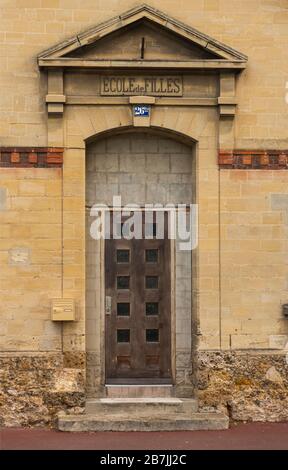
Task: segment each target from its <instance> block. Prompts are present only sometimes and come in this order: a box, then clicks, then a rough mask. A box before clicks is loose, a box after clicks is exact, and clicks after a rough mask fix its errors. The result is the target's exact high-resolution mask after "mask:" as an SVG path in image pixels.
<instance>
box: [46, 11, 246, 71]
mask: <svg viewBox="0 0 288 470" xmlns="http://www.w3.org/2000/svg"><path fill="white" fill-rule="evenodd" d="M111 61H113V63H114V64H115V66H117V62H119V64H120V63H121V64H122V66H125V62H127V64H128V63H129V62H130V64H128V65H127V66H133V62H137V66H138V67H139V65H140V63H143V66H146V67H147V66H149V63H151V64H153V63H154V65H155V62H158V63H159V66H160V67H161V63H162V65H163V66H165V67H169V63H170V64H171V66H172V63H173V64H174V66H175V64H176V66H177V62H178V63H179V64H180V63H181V67H182V68H185V64H187V67H189V64H190V67H191V66H193V67H194V68H197V63H198V64H199V67H200V66H203V62H205V63H206V62H207V64H209V67H212V68H213V64H215V68H221V67H225V64H226V66H228V65H229V64H230V65H231V67H233V68H244V67H245V63H246V61H247V57H246V56H245V55H243V54H241V53H240V52H238V51H236V50H234V49H232V48H230V47H228V46H226V45H224V44H222V43H220V42H219V41H216V40H214V39H212V38H210V37H208V36H206V35H204V34H202V33H200V32H199V31H197V30H195V29H194V28H191V27H190V26H187V25H185V24H183V23H181V22H179V21H178V20H175V19H174V18H171V17H169V16H167V15H166V14H164V13H162V12H160V11H159V10H156V9H154V8H152V7H150V6H148V5H141V6H139V7H137V8H134V9H133V10H130V11H128V12H126V13H124V14H122V15H120V16H117V17H116V18H112V19H111V20H109V21H107V22H105V23H102V24H101V25H98V26H97V27H95V28H93V29H90V30H89V31H86V32H84V33H81V34H79V35H77V36H75V37H74V38H71V39H70V40H68V41H65V42H63V43H61V44H58V45H57V46H55V47H53V48H51V49H49V50H47V51H45V52H43V53H42V54H40V55H39V57H38V62H39V65H40V66H49V65H50V66H64V67H65V66H75V67H77V66H81V64H82V66H83V67H85V66H89V67H91V66H92V67H97V66H99V67H101V66H103V64H104V66H105V63H107V64H108V63H111ZM97 64H98V65H97ZM123 64H124V65H123ZM110 65H111V64H110Z"/></svg>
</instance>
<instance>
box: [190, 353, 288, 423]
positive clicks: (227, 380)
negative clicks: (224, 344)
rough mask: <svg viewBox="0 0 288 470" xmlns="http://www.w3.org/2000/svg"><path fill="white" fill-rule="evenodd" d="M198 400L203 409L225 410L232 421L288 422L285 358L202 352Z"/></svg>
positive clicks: (253, 354)
mask: <svg viewBox="0 0 288 470" xmlns="http://www.w3.org/2000/svg"><path fill="white" fill-rule="evenodd" d="M198 398H199V404H200V409H202V410H208V409H209V410H211V408H218V409H222V410H223V409H224V410H225V411H226V412H227V413H228V414H229V416H230V418H231V419H232V420H233V421H287V420H288V362H287V360H286V354H279V353H276V352H275V353H271V351H269V352H266V353H265V352H264V351H261V352H260V351H258V352H256V351H255V350H254V351H252V350H247V351H226V352H224V351H222V352H221V351H217V352H216V351H215V352H213V351H202V352H199V353H198Z"/></svg>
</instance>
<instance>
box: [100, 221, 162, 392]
mask: <svg viewBox="0 0 288 470" xmlns="http://www.w3.org/2000/svg"><path fill="white" fill-rule="evenodd" d="M111 217H112V214H111ZM142 217H143V219H142V221H143V222H142V224H143V225H142V229H143V231H144V230H145V227H144V214H142ZM155 217H156V215H155V214H154V223H153V224H150V232H151V231H152V232H153V239H149V240H147V239H144V238H142V239H132V240H125V239H124V238H123V237H122V238H121V239H119V240H115V239H111V238H110V239H107V240H106V241H105V272H106V275H105V278H106V286H105V289H106V315H105V317H106V380H107V383H109V382H110V383H113V382H115V383H117V382H118V383H119V382H122V383H133V382H135V383H137V382H141V381H142V382H147V383H149V382H167V383H169V382H170V381H171V280H170V276H171V274H170V240H169V239H168V237H167V225H168V220H167V214H165V218H164V220H165V224H164V226H165V229H164V238H162V239H156V223H155V220H156V218H155ZM122 223H123V218H122Z"/></svg>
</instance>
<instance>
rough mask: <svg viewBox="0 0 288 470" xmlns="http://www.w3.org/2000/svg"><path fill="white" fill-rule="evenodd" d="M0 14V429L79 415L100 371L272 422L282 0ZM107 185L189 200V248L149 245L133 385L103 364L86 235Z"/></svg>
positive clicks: (133, 193)
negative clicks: (153, 287) (142, 334)
mask: <svg viewBox="0 0 288 470" xmlns="http://www.w3.org/2000/svg"><path fill="white" fill-rule="evenodd" d="M0 26H1V29H0V42H1V49H0V51H1V72H0V83H1V93H0V223H1V225H0V259H1V272H0V299H1V300H0V420H1V421H0V422H1V424H3V425H6V426H16V425H17V426H19V425H20V426H36V425H49V426H50V425H55V423H56V416H57V413H58V412H62V413H68V414H69V415H70V416H74V415H79V416H81V413H82V412H83V410H84V407H85V402H87V400H89V399H99V398H103V397H105V396H106V395H107V394H108V396H109V393H108V391H107V388H109V386H108V385H109V383H110V385H112V386H113V385H114V387H115V384H116V388H117V385H119V387H118V388H119V389H120V388H121V387H124V386H125V385H126V389H127V390H128V391H127V390H126V392H127V394H128V397H129V393H131V384H132V385H133V386H134V385H137V384H138V385H139V384H141V386H143V387H144V388H145V386H147V388H146V392H145V393H146V394H147V395H148V397H149V393H150V392H151V397H153V396H154V397H155V394H156V396H158V395H159V394H160V391H159V390H160V389H161V386H162V387H164V386H167V385H168V386H169V393H170V394H171V395H173V396H174V397H176V398H179V399H182V398H186V399H189V398H193V399H197V400H198V403H199V410H203V411H210V412H211V411H213V410H218V411H219V412H220V411H221V413H224V414H226V415H228V416H229V417H230V418H231V419H232V420H263V421H267V420H268V421H280V420H287V418H288V411H287V410H288V397H287V386H288V360H287V352H288V317H285V315H284V313H285V311H284V310H283V305H284V304H286V303H288V271H287V261H288V258H287V256H288V255H287V253H288V250H287V248H288V240H287V234H288V232H287V220H288V219H287V213H288V212H287V210H288V184H287V183H288V171H287V169H288V137H287V128H288V113H287V111H288V108H287V106H288V98H287V93H288V88H287V87H288V85H287V84H288V61H287V47H286V45H287V40H288V8H287V2H286V1H285V0H249V1H248V0H247V1H246V0H243V1H241V2H238V1H236V0H200V1H194V0H181V1H180V2H179V1H177V2H176V1H173V0H158V1H157V2H156V1H153V0H151V1H150V2H149V5H142V4H140V3H139V2H137V1H133V0H125V1H121V2H120V1H119V2H117V1H114V0H106V1H105V2H103V1H102V0H82V1H81V2H79V1H78V0H69V1H68V0H4V1H2V2H1V6H0ZM139 109H140V111H141V112H142V111H143V113H144V114H143V115H142V116H139V115H137V113H138V110H139ZM113 195H121V197H122V201H123V204H131V203H138V204H139V205H140V206H141V207H142V206H143V204H145V203H162V204H167V203H175V204H176V203H181V204H186V205H189V204H197V206H198V218H197V233H198V245H197V247H196V248H195V249H194V250H192V251H191V252H181V251H179V250H178V248H177V246H178V245H177V243H174V244H173V243H171V246H170V248H169V250H170V251H169V253H170V255H169V256H170V258H169V270H168V271H169V273H168V274H167V273H166V276H168V277H166V278H165V280H166V281H165V282H167V284H166V285H167V289H166V291H165V295H164V297H165V298H166V300H167V299H168V298H169V302H170V303H169V306H170V307H169V308H168V307H167V305H166V307H165V308H166V314H167V312H168V316H166V317H165V318H166V320H165V321H167V322H168V323H169V330H167V331H168V333H169V338H168V342H167V341H166V343H165V344H166V346H165V345H164V343H163V346H162V343H161V342H160V343H159V344H160V346H159V350H160V352H159V350H157V351H158V353H157V354H158V356H157V354H156V353H155V350H154V349H153V351H154V352H153V353H147V352H146V353H145V354H146V362H145V364H146V366H145V367H146V369H145V367H144V366H143V367H144V369H145V370H144V369H143V367H142V366H141V367H142V369H141V368H140V366H139V370H138V373H137V374H138V375H137V374H136V375H137V378H136V379H135V374H134V376H133V374H132V375H131V376H130V379H129V373H130V372H131V371H130V372H129V373H128V372H125V370H126V371H127V370H129V367H130V368H132V369H133V366H131V364H133V357H132V356H133V352H132V356H131V357H130V356H129V354H128V353H127V351H126V350H125V351H126V352H125V351H124V349H123V351H124V352H123V353H121V354H120V353H119V351H118V350H117V351H118V353H117V352H116V353H115V358H116V359H115V358H113V357H112V359H111V357H110V358H109V354H112V352H111V351H112V350H113V347H114V346H113V345H112V342H113V341H114V340H113V341H112V340H111V341H112V342H109V338H110V336H109V338H108V336H107V329H110V330H111V329H112V330H113V328H114V330H115V331H116V329H117V326H116V327H115V324H114V323H113V322H111V324H110V323H109V321H108V322H107V291H105V289H106V287H107V282H108V281H107V276H106V273H107V272H108V271H109V269H110V268H109V266H107V263H106V259H107V246H106V245H105V242H104V241H103V240H100V241H95V240H93V239H91V236H90V227H91V223H92V221H93V214H92V216H91V215H90V209H91V207H92V205H93V204H95V203H105V204H107V205H111V203H112V197H113ZM123 246H124V245H123ZM129 246H130V245H129ZM129 246H128V245H127V246H126V245H125V247H124V248H125V249H124V251H125V250H126V251H129V250H130V247H129ZM147 246H148V245H147ZM149 246H150V245H149ZM153 246H154V245H153ZM153 246H152V245H151V246H150V248H149V247H148V248H147V247H146V253H147V250H149V249H150V250H151V249H153ZM155 246H156V245H155ZM157 246H158V245H157ZM105 247H106V248H105ZM127 247H128V248H127ZM131 247H132V245H131ZM151 247H152V248H151ZM120 248H121V247H120ZM122 249H123V247H122ZM132 249H133V248H131V250H132ZM157 249H158V248H157ZM161 249H162V248H161V247H160V245H159V250H160V251H159V253H160V252H161ZM131 250H130V253H132V252H133V251H131ZM120 251H121V250H120ZM122 254H123V253H122ZM130 261H131V260H130ZM164 264H165V263H164ZM111 269H112V268H111ZM111 269H110V270H111ZM131 269H132V268H131ZM145 269H146V268H145ZM159 269H160V268H159ZM163 269H164V270H165V269H166V271H167V260H166V268H165V267H164V268H163ZM166 271H165V272H166ZM168 271H167V272H168ZM109 272H110V271H109ZM119 272H120V271H119ZM121 272H122V271H121ZM131 272H132V271H131ZM133 272H134V271H133ZM147 272H148V271H147ZM151 272H152V271H151ZM163 272H164V271H163ZM123 273H124V271H123V272H122V275H123ZM129 273H130V271H129ZM137 275H138V276H139V275H140V274H135V276H137ZM159 276H160V275H159ZM163 276H164V274H163ZM124 277H125V273H124ZM126 277H127V273H126ZM131 277H132V275H131ZM152 277H153V276H152ZM154 277H155V276H154ZM167 279H169V282H168V281H167ZM117 282H118V281H117ZM161 282H162V281H161ZM163 282H164V281H163ZM110 294H111V293H110ZM110 294H109V295H110ZM117 295H118V294H117ZM132 295H134V294H133V292H131V298H132ZM135 295H136V294H135ZM139 295H140V294H139ZM145 295H146V294H145ZM112 297H113V296H112ZM160 297H161V296H160ZM123 298H124V297H123ZM151 298H152V297H151ZM129 299H130V297H129ZM146 300H147V299H146ZM150 300H151V299H150ZM152 300H153V299H152ZM158 300H159V299H158ZM160 301H161V302H162V301H163V295H162V297H161V299H160V300H159V302H160ZM131 302H132V300H131ZM143 302H144V303H145V301H144V300H143V299H142V304H143V305H144V303H143ZM153 302H154V304H155V303H157V302H155V299H154V300H153ZM153 302H152V303H153ZM161 302H160V305H161ZM124 303H125V304H127V303H128V301H127V298H126V301H125V300H124ZM150 303H151V302H150ZM122 304H123V300H122ZM142 304H141V302H140V304H139V300H138V305H140V307H139V308H142V306H143V305H142ZM123 305H124V304H123ZM146 305H147V302H146ZM117 308H118V307H117ZM167 308H168V310H167ZM112 310H113V308H112ZM66 314H67V316H66V317H65V315H66ZM73 314H74V317H73ZM112 314H115V315H116V313H115V312H114V311H112ZM57 315H59V316H58V318H57ZM70 315H71V316H70ZM72 317H73V318H72ZM131 319H132V320H133V318H132V317H131ZM132 320H131V321H132ZM112 323H113V325H114V327H113V326H111V325H112ZM132 323H133V322H132ZM123 324H124V323H123ZM151 324H152V323H151ZM141 325H142V326H141ZM141 325H140V324H139V325H138V326H137V325H136V326H137V328H138V330H137V331H138V333H137V332H136V333H137V334H139V331H141V328H143V323H142V324H141ZM115 328H116V329H115ZM121 328H122V330H123V326H122V327H121ZM133 328H134V329H135V328H136V327H135V324H134V326H133V325H132V326H131V331H132V333H133V331H134V330H133ZM137 328H136V329H137ZM153 328H154V330H155V329H157V328H156V327H155V324H154V327H153ZM153 328H152V329H153ZM124 329H125V326H124ZM128 329H129V328H128ZM114 330H113V331H112V333H111V331H110V333H109V334H112V336H113V334H114V333H115V331H114ZM126 330H127V327H126ZM150 330H151V329H150ZM154 330H153V331H154ZM160 330H161V325H160ZM146 331H147V330H146ZM151 331H152V330H151ZM168 333H167V332H166V333H165V334H166V340H167V334H168ZM112 336H111V337H112ZM113 338H114V337H113ZM160 338H161V331H160ZM146 339H147V337H146ZM131 341H132V340H131ZM156 342H157V341H156ZM168 343H169V344H168ZM113 344H114V343H113ZM131 344H132V343H131ZM167 344H168V346H167ZM117 347H118V346H117ZM121 347H122V346H121ZM161 348H162V350H161ZM163 348H164V349H163ZM165 348H166V349H165ZM120 349H121V348H120ZM145 351H146V350H145ZM151 351H152V349H151ZM130 352H131V351H130ZM138 353H139V351H138ZM138 353H137V354H138ZM117 354H118V355H117ZM135 354H136V353H135ZM137 354H136V355H137ZM161 354H162V356H163V357H166V359H167V355H168V356H169V361H170V366H169V374H168V375H169V377H168V375H167V374H166V372H167V370H168V369H167V370H166V371H164V372H163V370H162V372H161V373H160V372H159V374H158V373H157V370H158V369H157V367H158V366H157V364H158V363H157V361H158V360H159V357H160V362H161V360H162V359H161V357H162V356H161ZM128 356H129V357H128ZM110 360H111V364H114V366H115V361H116V363H117V364H118V362H119V364H118V365H119V368H118V369H117V367H118V366H115V367H114V366H113V367H114V369H113V367H112V369H113V373H112V372H111V374H110V376H109V373H108V372H107V370H108V366H107V364H108V362H109V361H110ZM113 361H114V362H113ZM117 361H118V362H117ZM109 364H110V362H109ZM159 367H160V366H159ZM163 367H164V366H163ZM140 369H141V370H140ZM160 369H161V367H160ZM123 371H124V372H123ZM139 371H140V372H139ZM147 371H148V372H147ZM149 371H150V372H149ZM113 374H114V375H113ZM125 374H127V377H126V375H125ZM149 374H150V375H149ZM161 374H162V375H161ZM165 374H166V375H165ZM112 376H113V377H112ZM160 376H161V377H160ZM164 376H165V378H166V379H165V380H164V379H163V377H164ZM131 377H132V379H131ZM167 377H168V379H167ZM152 378H154V379H153V380H152ZM110 379H111V380H110ZM126 379H127V380H126ZM128 379H129V380H128ZM138 379H139V380H138ZM150 379H151V380H152V381H151V380H150ZM162 379H163V380H162ZM137 380H138V381H137ZM113 381H114V382H113ZM111 382H112V383H111ZM151 384H152V385H151ZM129 385H130V387H129ZM157 387H158V390H157ZM110 388H111V386H110ZM124 388H125V387H124ZM124 388H122V390H124ZM111 390H112V388H111ZM111 390H110V393H112V392H111ZM114 390H115V389H114ZM129 390H130V392H129ZM153 390H154V391H153ZM155 390H156V391H155ZM149 391H150V392H149ZM119 393H120V392H119ZM121 393H122V392H121ZM121 393H120V395H121ZM161 393H162V392H161Z"/></svg>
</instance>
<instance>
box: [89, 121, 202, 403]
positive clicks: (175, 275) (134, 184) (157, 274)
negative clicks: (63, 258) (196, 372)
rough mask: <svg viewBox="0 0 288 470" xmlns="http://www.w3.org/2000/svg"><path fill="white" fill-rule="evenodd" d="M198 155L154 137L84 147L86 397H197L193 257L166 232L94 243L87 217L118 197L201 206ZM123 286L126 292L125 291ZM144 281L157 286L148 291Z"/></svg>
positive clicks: (128, 134)
mask: <svg viewBox="0 0 288 470" xmlns="http://www.w3.org/2000/svg"><path fill="white" fill-rule="evenodd" d="M172 137H173V138H172ZM194 150H195V149H194V145H193V143H192V141H191V142H189V141H188V140H187V141H186V140H183V138H181V137H179V136H177V135H176V136H174V135H173V136H172V134H171V133H170V134H167V133H166V132H164V131H162V130H155V129H151V128H150V129H148V130H147V129H141V128H140V129H125V130H124V131H122V132H117V131H116V132H114V133H113V134H109V135H103V136H101V137H100V138H98V139H96V140H92V141H90V142H89V143H88V144H87V148H86V213H87V217H86V233H87V237H86V261H87V262H86V341H87V354H88V367H87V372H88V395H90V396H95V395H97V394H98V393H102V392H101V390H102V387H103V385H104V384H107V383H121V384H125V383H142V384H146V383H147V384H149V383H154V384H155V383H156V384H161V383H171V384H173V385H174V386H175V385H179V386H186V387H187V386H188V387H190V389H191V388H192V373H191V368H192V362H191V361H192V359H191V351H192V323H193V322H192V298H191V295H192V289H191V283H192V274H191V273H192V254H191V251H190V252H189V251H181V250H180V249H179V244H178V243H177V240H170V239H169V238H168V233H167V230H166V231H165V230H164V232H165V233H164V238H163V239H162V240H157V239H155V234H154V237H152V239H149V240H135V239H134V240H122V239H120V240H116V241H115V240H109V241H107V240H106V241H104V240H102V241H95V240H94V239H93V238H91V234H90V231H91V230H90V229H91V223H93V220H94V219H95V217H94V219H93V217H91V216H90V215H89V214H90V209H91V207H92V206H93V205H94V204H106V205H107V206H109V207H110V206H111V205H112V203H113V197H114V196H121V204H122V206H124V205H129V206H132V205H133V204H135V203H136V204H138V205H139V207H140V208H141V207H143V206H144V205H145V204H154V205H155V204H158V205H162V206H163V207H165V206H166V205H167V204H175V205H177V204H182V205H184V204H185V205H188V206H189V205H190V204H192V203H193V202H194V201H195V169H194V167H195V156H194ZM164 213H165V211H164ZM165 217H166V216H164V219H165ZM153 220H154V219H153ZM122 223H123V221H122ZM164 225H165V223H164ZM166 228H167V225H166ZM152 230H153V228H152ZM107 273H109V274H107ZM121 282H122V283H124V284H125V283H126V284H127V285H124V284H123V286H122V288H121ZM147 282H148V284H149V282H150V283H152V284H153V283H154V284H153V285H152V284H150V286H151V287H150V288H149V285H147ZM119 283H120V284H119ZM107 299H108V303H109V302H110V307H109V305H108V307H107ZM107 308H108V311H107ZM190 391H191V390H190Z"/></svg>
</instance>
